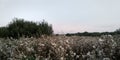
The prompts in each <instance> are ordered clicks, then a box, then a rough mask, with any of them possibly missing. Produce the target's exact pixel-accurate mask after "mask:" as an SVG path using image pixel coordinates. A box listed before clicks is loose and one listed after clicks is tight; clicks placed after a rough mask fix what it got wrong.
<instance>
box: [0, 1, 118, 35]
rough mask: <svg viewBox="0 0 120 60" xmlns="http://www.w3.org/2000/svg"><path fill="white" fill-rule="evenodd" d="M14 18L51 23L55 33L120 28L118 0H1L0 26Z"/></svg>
mask: <svg viewBox="0 0 120 60" xmlns="http://www.w3.org/2000/svg"><path fill="white" fill-rule="evenodd" d="M13 18H23V19H25V20H28V21H34V22H39V21H42V20H43V19H44V20H45V21H47V22H48V23H49V24H52V26H53V30H54V33H74V32H84V31H88V32H106V31H109V32H111V31H115V30H116V29H118V28H120V0H0V26H6V25H7V24H8V23H9V22H10V21H12V19H13Z"/></svg>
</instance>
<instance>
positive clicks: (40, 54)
mask: <svg viewBox="0 0 120 60" xmlns="http://www.w3.org/2000/svg"><path fill="white" fill-rule="evenodd" d="M119 39H120V38H119V37H117V36H115V37H113V36H111V35H104V36H102V37H84V36H71V37H67V36H48V37H45V36H43V37H41V38H38V39H36V38H20V39H19V40H15V39H0V60H118V59H119V56H120V47H119V46H120V45H119V44H120V43H118V41H119Z"/></svg>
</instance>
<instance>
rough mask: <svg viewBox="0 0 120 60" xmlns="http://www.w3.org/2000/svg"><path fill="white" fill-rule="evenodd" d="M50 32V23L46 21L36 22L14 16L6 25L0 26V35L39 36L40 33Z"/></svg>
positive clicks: (51, 30)
mask: <svg viewBox="0 0 120 60" xmlns="http://www.w3.org/2000/svg"><path fill="white" fill-rule="evenodd" d="M52 33H53V29H52V25H49V24H48V23H47V22H46V21H42V22H39V24H38V22H37V23H35V22H32V21H25V20H24V19H18V18H15V19H13V21H12V22H10V23H9V24H8V26H7V27H0V37H13V38H19V37H23V36H24V37H40V36H41V35H51V34H52Z"/></svg>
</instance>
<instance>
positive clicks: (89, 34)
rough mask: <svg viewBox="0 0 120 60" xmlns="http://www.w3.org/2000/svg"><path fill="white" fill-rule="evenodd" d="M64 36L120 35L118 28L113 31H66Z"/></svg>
mask: <svg viewBox="0 0 120 60" xmlns="http://www.w3.org/2000/svg"><path fill="white" fill-rule="evenodd" d="M65 35H66V36H101V35H120V29H117V30H115V31H114V32H82V33H80V32H77V33H67V34H65Z"/></svg>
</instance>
